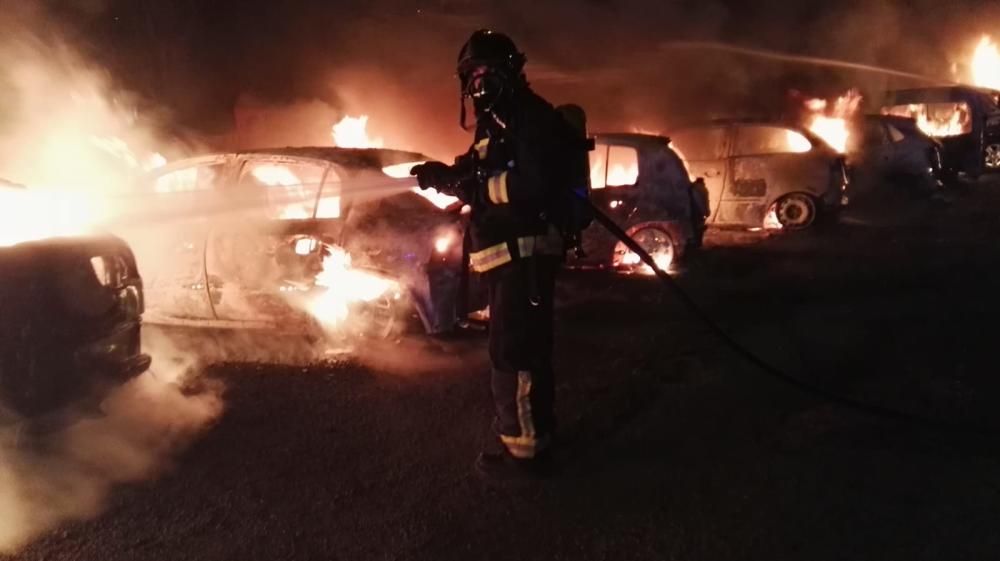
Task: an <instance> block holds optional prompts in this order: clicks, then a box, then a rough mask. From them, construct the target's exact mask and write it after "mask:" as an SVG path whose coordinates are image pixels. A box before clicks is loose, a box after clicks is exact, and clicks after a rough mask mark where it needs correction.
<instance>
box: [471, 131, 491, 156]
mask: <svg viewBox="0 0 1000 561" xmlns="http://www.w3.org/2000/svg"><path fill="white" fill-rule="evenodd" d="M473 148H475V149H476V155H478V156H479V159H483V158H485V157H486V152H487V150H489V148H490V137H488V136H487V137H486V138H484V139H482V140H480V141H479V142H477V143H476V144H475V146H473Z"/></svg>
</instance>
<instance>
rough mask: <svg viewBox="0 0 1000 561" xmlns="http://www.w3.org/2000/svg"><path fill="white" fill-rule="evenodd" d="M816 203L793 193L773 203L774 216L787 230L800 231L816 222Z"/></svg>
mask: <svg viewBox="0 0 1000 561" xmlns="http://www.w3.org/2000/svg"><path fill="white" fill-rule="evenodd" d="M816 214H817V212H816V201H815V200H814V199H813V198H812V197H810V196H809V195H806V194H803V193H793V194H791V195H785V196H784V197H782V198H780V199H778V201H777V202H775V203H774V215H775V217H776V218H777V220H778V223H779V224H781V227H782V228H784V229H787V230H802V229H804V228H808V227H810V226H812V225H813V223H814V222H815V221H816Z"/></svg>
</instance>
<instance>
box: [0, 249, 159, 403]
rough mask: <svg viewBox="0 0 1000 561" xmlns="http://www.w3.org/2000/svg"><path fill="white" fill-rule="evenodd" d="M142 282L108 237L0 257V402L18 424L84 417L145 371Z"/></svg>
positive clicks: (1, 252) (1, 251)
mask: <svg viewBox="0 0 1000 561" xmlns="http://www.w3.org/2000/svg"><path fill="white" fill-rule="evenodd" d="M142 311H143V292H142V281H141V280H140V278H139V273H138V270H137V269H136V263H135V259H134V258H133V255H132V252H131V250H130V249H129V247H128V245H127V244H126V243H125V242H124V241H122V240H121V239H118V238H116V237H113V236H107V235H102V236H89V237H72V238H53V239H45V240H39V241H28V242H24V243H19V244H16V245H12V246H10V247H4V248H0V318H2V321H0V401H2V402H3V405H4V406H5V407H6V408H7V409H8V411H12V412H14V413H15V414H16V415H17V416H19V417H22V418H34V417H37V416H40V415H45V414H48V413H51V412H54V411H57V410H60V409H63V408H66V407H72V406H81V407H84V408H92V407H96V406H97V405H99V403H100V401H102V400H103V398H104V397H105V396H106V394H107V392H108V391H109V390H110V389H112V388H114V387H117V386H118V385H120V384H122V383H124V382H125V381H127V380H129V379H131V378H133V377H135V376H137V375H139V374H141V373H142V372H144V371H145V370H146V369H147V368H149V365H150V358H149V356H147V355H145V354H143V353H142V352H141V349H140V329H141V321H142V320H141V314H142Z"/></svg>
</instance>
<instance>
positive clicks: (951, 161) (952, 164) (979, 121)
mask: <svg viewBox="0 0 1000 561" xmlns="http://www.w3.org/2000/svg"><path fill="white" fill-rule="evenodd" d="M998 96H1000V92H997V91H995V90H987V89H979V88H971V87H962V86H954V87H937V88H920V89H912V90H897V91H891V92H888V93H887V94H886V97H885V100H884V101H883V102H882V106H881V112H882V113H883V114H885V115H894V116H899V117H907V118H910V119H914V120H915V121H916V123H917V126H918V127H919V128H920V130H921V131H923V132H924V133H925V134H927V135H928V136H930V137H932V138H936V139H938V140H940V141H941V144H942V146H943V154H942V156H943V160H944V162H945V164H946V166H947V167H948V169H947V170H946V172H948V173H951V174H957V173H964V174H966V175H968V176H969V177H972V178H975V177H978V176H980V175H982V174H983V173H984V172H996V171H1000V107H998V105H997V100H998Z"/></svg>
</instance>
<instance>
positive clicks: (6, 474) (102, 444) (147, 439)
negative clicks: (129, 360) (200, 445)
mask: <svg viewBox="0 0 1000 561" xmlns="http://www.w3.org/2000/svg"><path fill="white" fill-rule="evenodd" d="M146 350H147V351H148V352H150V354H152V355H153V357H154V362H153V367H152V369H151V370H150V371H148V372H146V373H145V374H143V375H141V376H139V377H138V378H135V379H134V380H132V381H131V382H129V383H128V384H126V385H124V386H122V387H121V388H119V389H118V390H116V391H115V392H113V393H112V394H111V395H110V396H109V398H108V399H107V401H105V403H104V405H103V410H104V416H96V417H92V418H86V419H83V420H80V421H77V422H75V423H74V424H72V425H70V426H68V427H65V428H62V429H60V430H57V431H55V432H44V433H40V434H36V433H34V432H33V431H28V430H27V429H26V428H25V426H24V425H20V424H19V425H13V426H8V427H5V428H3V429H0V552H13V551H16V550H17V549H18V548H20V547H22V546H23V545H25V544H26V543H27V542H29V541H30V540H31V539H33V538H35V537H37V536H39V535H41V534H43V533H44V532H46V531H49V530H51V529H53V528H55V527H56V526H58V525H59V524H61V523H65V522H70V521H74V520H81V519H86V518H89V517H93V516H96V515H98V514H99V513H100V511H101V507H102V506H103V504H104V501H105V499H106V498H107V497H108V495H109V493H111V492H112V490H113V487H114V485H116V484H119V483H126V482H135V481H140V480H144V479H148V478H152V477H155V476H157V475H158V474H160V473H162V472H163V471H164V470H166V469H169V468H170V467H171V466H172V458H173V457H174V456H175V454H177V453H178V452H179V451H181V450H182V449H183V448H184V447H185V446H186V445H187V444H189V443H190V442H191V441H192V440H193V439H194V438H196V437H197V436H198V435H199V434H201V433H202V432H203V431H204V430H206V429H207V428H208V427H209V426H210V425H211V423H212V422H213V421H214V420H216V419H217V418H218V417H219V415H220V414H221V412H222V397H221V387H220V386H217V385H216V386H213V385H211V384H208V385H206V384H200V385H199V388H200V389H199V390H198V391H197V392H196V393H191V392H190V391H185V390H184V384H185V383H188V382H190V381H191V376H192V375H197V370H196V368H197V365H196V363H195V359H194V357H193V355H191V354H185V353H180V352H179V351H178V350H177V349H176V348H174V346H173V345H172V344H171V342H170V341H169V340H167V339H164V338H147V341H146Z"/></svg>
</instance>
